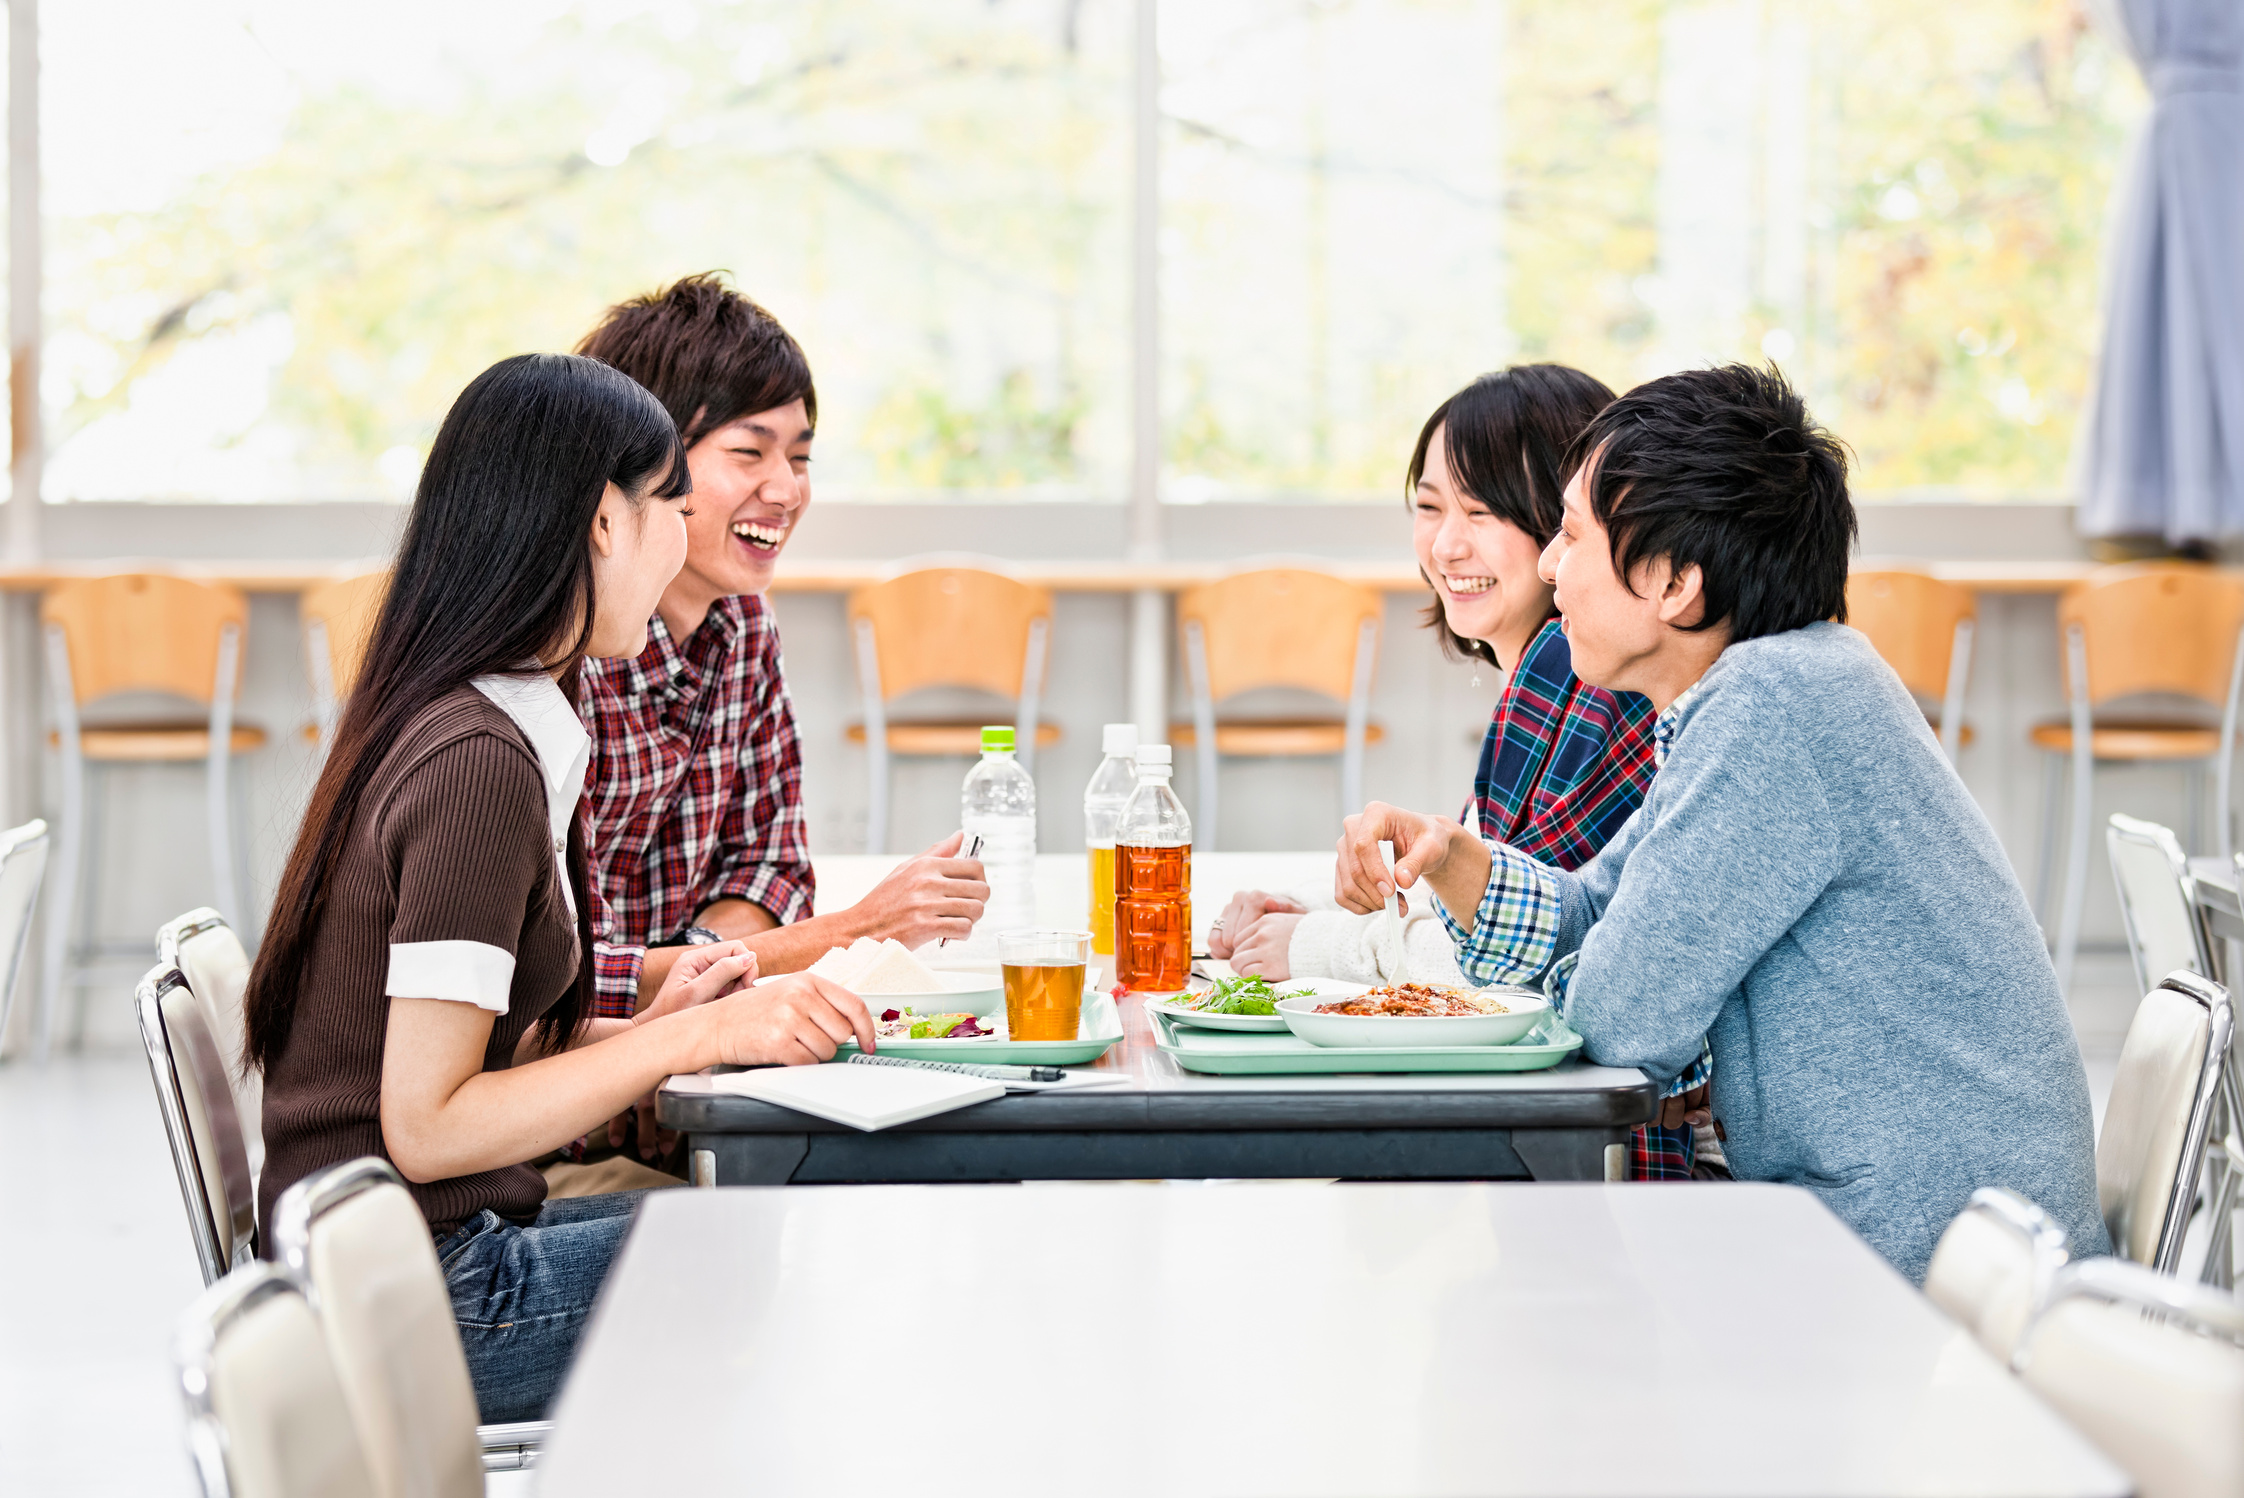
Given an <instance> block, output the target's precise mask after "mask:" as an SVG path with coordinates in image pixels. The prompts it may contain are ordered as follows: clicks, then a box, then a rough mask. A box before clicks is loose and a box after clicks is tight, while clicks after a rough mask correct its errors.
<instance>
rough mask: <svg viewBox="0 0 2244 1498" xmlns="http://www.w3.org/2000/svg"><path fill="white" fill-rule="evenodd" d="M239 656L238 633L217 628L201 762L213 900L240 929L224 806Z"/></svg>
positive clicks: (230, 833)
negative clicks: (213, 676) (205, 744)
mask: <svg viewBox="0 0 2244 1498" xmlns="http://www.w3.org/2000/svg"><path fill="white" fill-rule="evenodd" d="M240 659H241V636H240V634H239V633H238V632H237V631H236V630H235V628H234V626H233V625H231V624H229V625H226V626H225V627H224V628H222V629H221V630H219V632H218V677H217V681H216V683H215V684H214V690H213V691H212V693H211V698H210V754H209V757H208V758H207V759H206V760H205V761H204V765H203V809H204V818H205V821H206V822H207V824H208V826H209V829H210V878H211V886H212V888H211V893H212V895H213V896H214V900H213V903H215V904H216V905H217V906H218V913H219V914H220V915H222V916H224V917H226V924H227V925H229V926H231V927H233V928H234V929H235V930H236V931H239V930H241V929H242V910H241V901H240V900H239V899H238V898H237V897H236V890H235V882H234V838H233V828H232V826H231V825H230V824H231V822H232V817H231V816H230V815H229V814H228V809H227V804H226V803H227V789H226V785H227V771H228V768H229V766H230V765H231V762H232V760H233V757H234V742H233V741H234V678H235V671H236V667H237V665H238V664H239V662H240Z"/></svg>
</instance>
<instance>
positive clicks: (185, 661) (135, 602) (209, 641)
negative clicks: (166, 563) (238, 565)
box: [39, 572, 249, 705]
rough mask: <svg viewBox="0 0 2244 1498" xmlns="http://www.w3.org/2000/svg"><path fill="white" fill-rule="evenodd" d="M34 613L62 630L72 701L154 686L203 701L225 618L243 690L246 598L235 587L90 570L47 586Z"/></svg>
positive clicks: (214, 673) (210, 689) (213, 680)
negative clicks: (102, 574) (94, 574)
mask: <svg viewBox="0 0 2244 1498" xmlns="http://www.w3.org/2000/svg"><path fill="white" fill-rule="evenodd" d="M39 618H40V621H41V622H42V623H43V624H46V625H50V626H53V627H55V628H58V629H60V630H61V631H62V636H63V640H64V643H65V644H66V646H67V647H68V650H69V655H70V688H71V696H72V698H73V700H75V701H77V702H80V703H86V702H91V701H93V700H94V699H95V698H97V697H106V696H108V695H109V694H110V693H112V692H129V691H152V692H171V693H173V694H175V695H177V696H181V697H187V698H191V699H193V700H194V701H196V702H200V703H204V704H206V705H207V704H208V703H209V702H210V700H211V698H212V696H213V695H214V693H215V690H216V685H217V681H218V664H219V644H220V641H221V640H222V639H223V638H224V637H225V631H226V629H227V627H228V626H229V625H230V626H232V628H233V630H234V638H235V640H236V642H237V643H236V646H235V660H234V666H235V669H234V681H233V685H234V689H235V691H236V692H237V693H238V692H239V690H240V686H241V656H240V650H241V646H240V643H239V642H240V641H241V640H242V639H243V637H244V636H246V635H247V634H248V631H249V598H248V596H247V595H246V594H244V593H243V592H242V590H241V589H239V588H234V587H228V586H225V585H224V584H219V583H198V582H190V581H189V580H188V579H186V578H184V577H171V576H168V575H166V574H164V573H160V572H127V573H120V574H118V575H116V576H114V577H89V578H84V579H81V580H80V581H77V582H69V583H62V584H59V585H57V586H55V587H53V588H50V589H48V590H47V593H46V596H45V597H44V598H42V599H41V600H40V603H39Z"/></svg>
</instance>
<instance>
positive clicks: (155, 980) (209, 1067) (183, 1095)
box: [133, 963, 257, 1285]
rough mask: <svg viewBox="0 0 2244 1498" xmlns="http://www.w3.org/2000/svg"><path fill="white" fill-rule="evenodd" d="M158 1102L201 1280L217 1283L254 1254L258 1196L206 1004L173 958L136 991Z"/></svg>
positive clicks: (148, 975) (158, 1109)
mask: <svg viewBox="0 0 2244 1498" xmlns="http://www.w3.org/2000/svg"><path fill="white" fill-rule="evenodd" d="M133 1003H134V1007H135V1009H136V1010H137V1011H138V1014H139V1017H140V1039H141V1043H142V1045H143V1046H144V1047H145V1048H146V1049H147V1052H148V1074H149V1077H150V1079H151V1080H152V1081H153V1082H154V1083H155V1086H156V1109H157V1112H158V1113H160V1114H161V1115H162V1116H163V1120H164V1137H165V1139H166V1140H168V1141H169V1142H170V1144H171V1163H172V1167H173V1168H174V1169H175V1170H176V1171H177V1172H178V1174H179V1195H180V1198H181V1199H182V1200H183V1201H184V1202H185V1204H186V1207H187V1230H188V1232H189V1234H190V1235H191V1236H192V1237H193V1238H194V1240H195V1257H196V1259H197V1260H198V1261H199V1263H200V1264H201V1266H202V1271H203V1283H204V1284H206V1285H210V1284H215V1283H217V1282H218V1280H219V1279H220V1278H222V1277H223V1276H224V1275H225V1274H226V1273H227V1272H228V1271H229V1270H231V1269H233V1268H235V1267H236V1266H237V1265H240V1264H245V1263H247V1262H249V1260H250V1259H251V1258H252V1257H253V1255H254V1245H255V1241H256V1228H257V1218H256V1213H257V1201H256V1195H255V1193H254V1191H253V1190H252V1188H251V1185H250V1178H249V1152H248V1150H247V1148H246V1147H245V1146H244V1144H243V1142H242V1126H241V1118H240V1115H238V1114H237V1113H236V1112H235V1111H234V1096H233V1093H232V1091H231V1090H230V1089H229V1087H228V1085H227V1081H226V1066H225V1063H224V1062H223V1061H222V1060H221V1059H220V1057H219V1051H218V1044H217V1042H216V1041H215V1040H214V1039H213V1038H212V1036H211V1033H210V1023H209V1021H208V1020H207V1019H205V1018H204V1015H203V1009H202V1006H201V1005H200V1004H198V1003H197V1002H196V1000H195V996H194V994H193V992H192V991H190V990H189V989H188V987H187V980H186V979H185V978H184V977H182V976H181V975H180V971H179V969H178V968H176V967H173V966H172V965H171V964H170V963H158V964H157V965H156V966H154V967H152V968H150V969H149V970H148V973H147V976H145V977H143V978H142V979H141V980H140V984H139V986H138V987H137V988H136V989H135V990H134V992H133Z"/></svg>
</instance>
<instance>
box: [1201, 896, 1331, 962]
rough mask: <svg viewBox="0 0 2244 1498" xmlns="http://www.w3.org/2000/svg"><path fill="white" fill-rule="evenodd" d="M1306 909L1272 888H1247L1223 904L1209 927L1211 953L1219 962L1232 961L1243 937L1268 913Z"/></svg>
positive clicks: (1209, 953)
mask: <svg viewBox="0 0 2244 1498" xmlns="http://www.w3.org/2000/svg"><path fill="white" fill-rule="evenodd" d="M1306 908H1307V907H1305V906H1302V905H1298V904H1296V903H1295V902H1293V901H1292V900H1289V899H1287V898H1286V897H1285V896H1284V895H1273V894H1271V893H1270V892H1269V891H1268V890H1260V889H1243V890H1241V891H1239V892H1238V893H1237V894H1235V895H1233V896H1232V897H1231V903H1230V904H1229V905H1226V906H1224V907H1223V914H1222V915H1219V916H1217V917H1216V918H1215V921H1214V922H1213V923H1212V924H1211V925H1210V926H1209V927H1208V955H1209V956H1210V957H1213V958H1215V959H1216V960H1217V961H1219V962H1229V961H1230V960H1231V953H1232V952H1233V950H1234V949H1235V948H1236V947H1237V946H1238V943H1239V938H1240V937H1241V936H1242V935H1244V934H1245V932H1246V929H1247V928H1248V927H1249V926H1251V925H1253V924H1254V923H1255V922H1256V921H1257V920H1260V919H1261V918H1262V917H1263V916H1264V915H1266V914H1268V913H1269V912H1271V911H1274V910H1276V911H1288V912H1291V913H1292V914H1295V915H1299V914H1301V913H1302V911H1303V910H1304V909H1306Z"/></svg>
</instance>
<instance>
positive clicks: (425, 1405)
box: [270, 1158, 552, 1498]
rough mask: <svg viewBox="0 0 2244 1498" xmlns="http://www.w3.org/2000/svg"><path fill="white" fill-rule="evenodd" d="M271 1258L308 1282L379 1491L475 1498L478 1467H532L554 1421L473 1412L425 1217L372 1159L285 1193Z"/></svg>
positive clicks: (318, 1174)
mask: <svg viewBox="0 0 2244 1498" xmlns="http://www.w3.org/2000/svg"><path fill="white" fill-rule="evenodd" d="M270 1232H271V1234H272V1242H273V1252H274V1257H276V1258H277V1259H279V1260H280V1261H281V1262H282V1263H283V1264H285V1265H287V1266H288V1269H289V1271H290V1273H292V1274H294V1275H295V1276H296V1277H297V1278H298V1279H299V1280H301V1281H302V1282H303V1283H304V1284H305V1285H306V1286H307V1288H308V1291H309V1294H310V1295H311V1299H312V1305H313V1307H314V1309H316V1310H317V1311H318V1312H319V1317H320V1322H321V1324H322V1325H323V1326H324V1327H325V1328H326V1329H327V1340H328V1345H329V1347H330V1348H332V1349H333V1352H334V1356H335V1366H336V1369H337V1372H338V1373H339V1374H340V1375H341V1378H342V1383H343V1393H344V1395H345V1397H346V1398H347V1399H348V1400H349V1401H350V1406H351V1411H352V1414H353V1416H354V1417H355V1418H356V1419H357V1421H358V1427H359V1435H360V1439H361V1440H362V1441H363V1443H364V1444H365V1446H366V1450H367V1454H368V1455H369V1457H370V1458H371V1459H372V1462H373V1466H374V1476H375V1490H376V1492H377V1493H379V1494H380V1495H381V1498H475V1495H477V1494H480V1493H482V1492H484V1490H485V1489H484V1481H485V1479H484V1473H485V1471H486V1469H489V1470H492V1471H494V1472H495V1473H499V1474H500V1475H501V1476H504V1469H507V1468H523V1467H528V1466H531V1465H532V1464H533V1463H534V1462H535V1461H536V1458H537V1452H538V1449H539V1446H540V1444H541V1443H542V1442H543V1440H544V1439H545V1436H546V1434H547V1433H548V1432H549V1431H550V1430H551V1429H552V1427H551V1426H550V1425H548V1424H546V1423H545V1422H543V1421H532V1422H524V1423H521V1424H515V1425H489V1426H483V1427H481V1428H478V1427H477V1425H476V1423H475V1387H474V1385H473V1384H472V1383H471V1382H470V1381H469V1378H468V1368H467V1358H466V1356H465V1355H464V1354H463V1353H462V1352H461V1350H460V1333H459V1328H458V1326H457V1325H456V1324H455V1323H454V1322H453V1320H452V1299H451V1295H450V1294H449V1292H448V1291H447V1290H446V1289H445V1285H444V1270H443V1267H442V1266H441V1265H440V1264H439V1263H438V1262H437V1258H436V1245H435V1243H434V1242H433V1241H431V1239H430V1237H429V1227H428V1220H427V1219H426V1218H424V1217H423V1216H422V1215H421V1209H420V1208H419V1207H418V1206H416V1205H414V1202H413V1197H412V1195H411V1193H409V1192H408V1191H407V1190H406V1189H405V1183H404V1182H403V1181H402V1180H400V1179H399V1178H398V1174H397V1172H396V1171H395V1170H393V1169H391V1168H390V1166H389V1165H388V1164H387V1163H385V1162H383V1161H381V1160H376V1159H371V1158H369V1159H363V1160H349V1161H345V1162H344V1163H343V1164H341V1165H333V1166H329V1167H328V1168H327V1169H325V1170H321V1171H315V1172H314V1173H313V1174H311V1175H308V1176H306V1177H305V1178H304V1179H303V1180H301V1181H298V1182H297V1183H296V1184H295V1185H293V1186H291V1187H289V1188H288V1190H287V1191H285V1192H283V1193H282V1194H281V1198H280V1200H279V1201H277V1202H275V1203H274V1204H273V1221H272V1223H271V1225H270Z"/></svg>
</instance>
